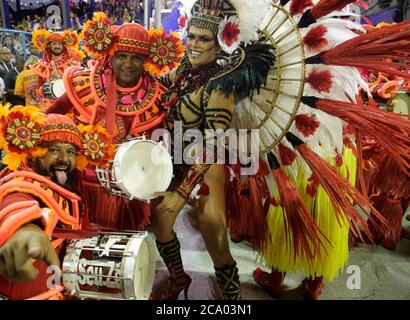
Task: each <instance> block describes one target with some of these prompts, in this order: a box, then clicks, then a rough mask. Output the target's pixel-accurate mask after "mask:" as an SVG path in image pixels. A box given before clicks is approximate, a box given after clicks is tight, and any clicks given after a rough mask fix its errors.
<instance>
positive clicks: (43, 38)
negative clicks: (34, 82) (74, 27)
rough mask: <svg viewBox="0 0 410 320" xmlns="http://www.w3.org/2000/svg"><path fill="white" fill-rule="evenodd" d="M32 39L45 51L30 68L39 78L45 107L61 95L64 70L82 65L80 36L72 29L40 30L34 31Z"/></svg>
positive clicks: (40, 92) (40, 91)
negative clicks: (71, 30)
mask: <svg viewBox="0 0 410 320" xmlns="http://www.w3.org/2000/svg"><path fill="white" fill-rule="evenodd" d="M32 41H33V43H34V45H35V46H36V47H37V48H38V49H39V50H40V51H43V58H42V59H41V60H40V61H38V62H37V63H36V64H34V65H32V66H31V67H30V68H31V70H33V71H34V72H35V73H36V74H37V76H38V78H39V85H40V88H41V89H40V90H39V94H40V96H41V97H43V105H44V107H48V106H50V105H51V104H52V103H53V102H54V101H55V100H56V99H57V98H58V97H59V96H60V95H61V91H62V89H63V83H62V81H61V80H60V79H62V78H63V74H64V71H65V70H66V69H67V68H69V67H71V66H80V65H81V59H82V58H81V53H78V52H79V51H76V49H77V46H78V43H79V37H78V36H77V34H75V33H74V32H70V31H65V32H63V33H57V32H52V33H50V32H48V31H46V30H38V31H34V32H33V40H32ZM58 80H60V81H58ZM57 86H59V87H60V88H56V87H57Z"/></svg>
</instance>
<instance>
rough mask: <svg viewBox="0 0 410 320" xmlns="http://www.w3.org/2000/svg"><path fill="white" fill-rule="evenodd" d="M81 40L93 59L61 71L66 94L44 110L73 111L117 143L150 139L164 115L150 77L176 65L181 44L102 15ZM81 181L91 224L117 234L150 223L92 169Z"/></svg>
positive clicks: (144, 207) (140, 207)
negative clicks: (116, 23) (86, 63)
mask: <svg viewBox="0 0 410 320" xmlns="http://www.w3.org/2000/svg"><path fill="white" fill-rule="evenodd" d="M101 26H102V27H101ZM83 41H84V45H85V47H86V49H87V50H88V51H89V54H90V55H93V56H94V57H95V58H97V59H96V60H94V61H92V62H89V64H88V65H89V67H87V68H80V67H72V68H69V69H68V70H67V71H66V72H65V74H64V85H65V89H66V94H64V95H63V96H62V97H60V98H59V99H58V100H56V102H55V103H54V104H53V105H51V106H50V107H49V108H48V110H47V111H46V112H47V113H49V112H51V113H62V114H66V113H68V112H70V111H71V110H73V111H74V115H75V120H76V121H78V122H82V123H84V124H100V125H102V126H104V127H105V128H107V130H108V132H109V133H110V134H111V135H112V137H113V141H114V142H115V143H118V144H120V143H123V142H124V141H125V140H126V138H127V137H129V136H134V137H141V136H145V137H147V138H149V137H150V133H151V132H152V131H153V130H154V129H155V128H157V127H159V126H162V122H163V117H164V114H163V112H162V110H161V109H160V101H161V96H162V94H163V92H164V89H163V87H162V86H161V85H160V84H159V83H158V81H157V80H156V79H155V78H154V76H153V75H158V74H159V73H160V72H163V71H166V70H167V69H168V68H172V67H173V66H175V65H176V63H177V60H178V58H179V56H180V55H181V54H182V52H183V49H182V48H180V47H181V41H180V40H179V39H177V38H175V36H173V35H170V36H165V34H164V33H162V32H159V31H156V30H153V31H150V33H149V32H148V31H147V30H145V29H144V28H143V27H142V26H141V25H139V24H137V23H128V24H124V25H122V26H120V27H117V26H111V23H110V21H109V20H108V19H107V18H106V16H105V15H104V14H103V13H97V14H95V15H94V18H93V20H91V21H88V22H87V23H86V24H85V29H84V33H83ZM167 43H168V44H169V45H167ZM160 54H161V59H158V57H159V55H160ZM155 61H157V62H155ZM83 183H84V189H83V190H84V192H83V196H84V198H85V200H86V201H87V202H88V206H89V208H90V220H91V221H92V222H93V223H97V224H99V225H102V226H104V227H107V228H115V229H121V230H141V229H143V228H144V226H145V225H147V224H148V223H149V212H150V211H149V205H148V204H146V203H144V202H141V201H137V200H129V199H126V198H120V197H114V196H112V194H110V193H109V192H108V191H107V190H105V189H104V188H103V187H102V186H101V185H100V184H99V182H98V179H97V177H96V174H95V170H94V168H88V170H86V171H85V174H84V179H83Z"/></svg>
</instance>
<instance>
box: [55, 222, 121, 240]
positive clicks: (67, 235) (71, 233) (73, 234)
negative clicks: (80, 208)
mask: <svg viewBox="0 0 410 320" xmlns="http://www.w3.org/2000/svg"><path fill="white" fill-rule="evenodd" d="M90 227H91V228H92V229H93V230H73V229H64V228H54V230H53V233H52V237H54V238H58V239H64V240H75V239H84V238H89V237H94V236H97V235H101V234H105V233H106V234H112V233H117V232H119V233H126V232H124V231H123V230H119V229H112V228H104V227H101V226H96V225H91V224H90Z"/></svg>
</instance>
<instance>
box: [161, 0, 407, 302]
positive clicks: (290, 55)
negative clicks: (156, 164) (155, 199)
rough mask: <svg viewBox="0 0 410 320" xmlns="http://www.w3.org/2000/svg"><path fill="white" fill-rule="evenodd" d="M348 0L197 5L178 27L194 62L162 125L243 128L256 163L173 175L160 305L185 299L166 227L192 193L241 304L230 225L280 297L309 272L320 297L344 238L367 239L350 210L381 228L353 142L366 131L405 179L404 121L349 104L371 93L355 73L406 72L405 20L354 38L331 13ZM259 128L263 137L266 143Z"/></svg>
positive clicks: (173, 87) (180, 79) (185, 279)
mask: <svg viewBox="0 0 410 320" xmlns="http://www.w3.org/2000/svg"><path fill="white" fill-rule="evenodd" d="M350 2H352V1H332V0H330V1H319V2H318V3H317V4H315V5H314V4H313V3H312V2H311V1H309V0H308V1H295V0H294V1H286V0H282V1H280V3H277V2H273V3H272V2H271V1H264V0H261V1H257V2H252V3H250V2H248V1H227V0H226V1H216V0H214V1H211V0H209V1H205V0H203V1H195V2H194V4H193V6H191V7H190V8H192V9H188V10H187V11H186V12H187V16H186V19H184V18H183V17H182V18H181V19H180V20H181V21H182V22H186V24H187V26H188V28H187V50H186V51H187V54H186V57H185V59H184V60H183V61H182V64H181V66H180V67H179V68H178V69H177V70H174V71H173V72H171V73H170V74H169V75H168V76H167V77H166V78H165V79H163V84H165V85H166V86H167V87H169V90H168V93H167V95H166V98H165V105H164V106H165V107H168V108H169V110H168V113H167V123H168V126H169V127H170V128H171V129H172V127H173V123H174V121H182V126H183V129H184V130H187V129H200V130H201V131H202V132H205V133H209V131H210V130H212V129H222V130H223V131H224V130H225V131H226V130H227V129H228V128H234V129H238V130H239V129H246V130H248V131H247V132H250V134H249V137H248V138H249V139H248V140H247V141H248V142H249V141H250V142H251V144H253V145H254V146H255V145H258V147H259V150H258V151H259V154H258V155H259V157H258V158H259V160H260V161H258V164H259V169H258V170H257V171H256V174H254V175H250V176H248V177H245V176H244V175H242V174H241V172H243V171H241V170H240V169H241V165H240V164H239V165H230V166H227V165H225V167H223V166H220V165H216V164H214V165H209V164H198V163H197V162H195V163H194V165H192V166H191V167H189V168H186V167H183V166H181V167H180V168H177V169H181V172H182V173H183V174H184V175H185V177H184V179H183V181H182V182H180V184H179V187H178V188H177V189H176V191H174V192H167V193H164V194H162V195H163V196H164V200H163V202H162V203H161V204H160V205H159V206H158V207H157V210H156V213H155V215H154V217H153V230H154V232H155V235H156V237H157V245H158V249H159V252H160V254H161V256H162V258H163V259H164V262H165V264H166V265H167V267H168V270H169V271H170V274H171V277H170V280H171V287H170V290H168V293H169V294H167V295H165V296H164V297H165V298H176V297H177V296H178V293H179V292H180V291H181V290H183V289H185V292H187V290H188V287H189V284H190V282H191V279H190V278H189V276H188V275H187V274H186V273H185V272H184V270H183V267H182V260H181V256H180V249H179V246H180V245H179V242H178V239H177V237H176V234H175V233H174V231H173V228H172V227H173V224H174V221H175V218H176V216H177V214H178V212H179V211H180V209H181V208H182V207H183V205H184V204H185V203H186V202H187V201H190V199H191V198H196V197H198V196H199V200H198V202H197V204H198V205H199V208H200V214H199V220H200V225H201V231H202V234H203V236H204V239H205V243H206V246H207V249H208V251H209V253H210V255H211V257H212V259H213V262H214V265H215V271H216V276H217V278H218V284H219V286H220V288H221V291H222V292H223V294H224V297H225V298H230V299H238V298H240V284H239V276H238V270H237V268H236V264H235V262H234V260H233V257H232V256H231V254H230V252H229V247H228V242H227V239H226V236H227V234H226V226H228V227H229V228H230V229H231V230H233V231H235V232H236V233H238V234H244V235H248V236H249V238H250V240H251V242H252V244H253V245H254V246H255V248H256V249H257V250H259V251H260V252H261V253H262V256H263V259H264V261H265V262H266V264H267V266H268V267H270V268H271V269H272V273H271V274H269V273H267V272H264V271H262V270H260V269H257V270H255V272H254V278H255V280H256V281H257V282H258V283H259V284H260V285H262V286H263V287H264V288H265V289H267V290H269V291H270V292H271V293H273V294H275V295H280V294H281V291H282V281H283V277H284V274H285V272H287V271H293V270H303V271H305V272H306V274H307V275H308V277H309V280H308V285H309V290H308V293H309V296H310V297H311V298H317V297H318V295H319V294H320V290H321V288H322V287H323V277H325V278H327V280H329V281H331V280H333V279H334V277H335V276H336V275H337V273H338V272H339V270H340V269H341V268H342V267H343V265H344V264H345V262H346V261H347V259H348V234H349V230H351V231H352V232H353V233H354V234H357V235H360V232H359V226H360V227H361V228H362V229H363V230H364V232H365V233H366V234H367V235H369V236H370V231H369V229H368V225H367V221H366V219H365V218H363V217H362V215H361V214H359V213H358V211H357V210H356V207H359V208H361V209H362V211H363V212H365V213H366V214H367V215H369V208H370V212H372V219H373V220H374V222H375V224H376V225H378V224H381V223H385V220H384V219H383V217H381V216H380V214H378V212H377V211H376V210H375V209H374V208H373V207H372V206H371V205H370V203H369V201H368V198H367V197H366V196H365V195H362V194H361V193H360V192H359V191H358V190H356V189H355V188H354V187H353V186H354V184H355V174H356V159H355V156H354V154H355V153H356V152H357V153H359V154H360V152H361V150H356V148H355V144H354V141H355V135H359V134H361V132H366V134H367V135H370V136H372V139H374V140H377V141H378V142H379V143H380V144H382V145H383V147H384V148H386V150H388V151H389V152H390V153H391V154H392V157H393V158H394V160H395V161H396V162H397V164H398V165H399V167H400V168H401V169H402V170H404V171H405V172H406V173H407V174H408V173H409V160H410V159H409V141H408V137H407V135H406V134H405V133H406V132H408V131H409V129H410V125H409V121H408V120H407V119H404V118H402V117H400V116H397V115H393V114H385V113H383V112H381V111H379V110H375V109H370V108H365V107H364V106H361V105H357V104H355V103H354V102H355V99H356V94H357V92H358V88H359V87H360V86H363V87H366V83H365V82H364V81H363V80H362V78H361V76H360V72H359V71H358V69H356V68H357V67H360V68H367V69H377V70H381V71H383V72H390V73H393V74H397V75H402V76H408V75H407V73H406V72H405V70H404V69H405V68H408V61H409V60H408V48H409V42H408V41H407V40H406V37H407V38H408V33H409V31H408V30H409V23H403V24H398V25H396V26H394V27H392V28H386V29H385V30H384V31H382V32H379V33H375V34H372V35H366V34H365V35H362V36H360V37H358V36H357V34H356V33H355V32H353V31H352V30H354V29H356V28H360V26H357V25H356V24H354V23H352V22H350V21H347V20H341V19H339V18H336V19H335V18H333V17H331V16H327V15H329V14H330V13H331V12H333V11H334V10H338V9H341V8H343V7H344V6H345V5H346V4H348V3H350ZM265 14H266V16H265ZM261 15H263V16H265V18H260V17H261ZM251 129H254V130H258V133H259V135H258V138H259V144H257V142H258V141H257V140H258V139H254V138H255V136H253V135H252V132H251V131H250V130H251ZM181 137H182V133H181ZM175 138H176V137H174V139H175ZM208 138H215V137H214V136H209V135H208ZM174 143H175V140H174ZM245 145H247V143H245ZM228 147H229V148H230V147H232V146H228ZM240 147H241V146H240ZM239 149H240V150H239V151H240V152H243V151H244V149H245V148H243V149H242V150H241V148H239ZM207 155H208V153H205V156H207ZM205 159H206V158H205ZM207 160H209V159H207ZM269 167H270V170H269ZM224 169H225V170H224ZM224 171H225V175H224V174H223V173H224ZM223 191H225V195H226V197H224V196H223ZM353 203H354V204H355V206H354V205H353ZM161 213H163V214H161ZM225 214H226V218H225Z"/></svg>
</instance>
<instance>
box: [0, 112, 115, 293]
mask: <svg viewBox="0 0 410 320" xmlns="http://www.w3.org/2000/svg"><path fill="white" fill-rule="evenodd" d="M1 109H2V110H1V111H2V112H1V116H0V131H1V132H0V135H1V138H2V139H1V144H2V146H1V147H2V148H4V149H6V151H7V156H6V157H5V158H4V160H3V161H4V162H5V163H7V164H8V167H7V168H5V169H4V170H3V171H2V173H1V176H2V180H1V184H0V297H2V298H5V299H29V298H32V299H55V298H61V297H62V295H61V293H60V292H61V291H62V290H63V288H62V287H61V286H58V287H54V288H48V287H47V278H48V277H50V276H51V273H47V264H48V265H55V266H59V265H60V263H59V255H60V254H61V253H63V251H64V250H62V248H63V246H64V244H63V242H64V239H60V238H58V237H54V236H53V231H54V229H55V228H56V227H59V228H68V229H71V230H79V229H82V228H86V226H87V219H86V218H85V217H86V215H85V210H83V209H82V208H83V206H81V205H80V203H81V202H80V201H81V198H80V196H79V191H78V186H79V184H78V182H79V179H78V177H79V176H78V174H77V171H76V170H75V169H76V167H78V164H76V160H77V158H78V157H84V154H85V150H87V148H88V146H87V145H86V144H84V142H83V139H82V136H83V135H87V133H86V132H84V131H80V129H79V128H78V127H77V126H76V125H75V124H74V122H73V121H72V120H71V119H70V118H69V117H67V116H63V115H59V114H49V115H47V116H45V115H43V114H41V113H39V112H38V111H37V109H36V108H34V107H20V106H17V107H14V109H13V110H12V111H11V112H8V111H7V110H6V109H7V107H1ZM100 130H102V129H100ZM99 132H100V131H99ZM93 133H94V132H93ZM101 137H104V139H107V140H106V142H108V141H109V139H110V138H109V136H108V135H104V136H101ZM88 144H90V142H88ZM101 159H102V158H101ZM60 258H62V257H61V256H60ZM33 259H36V260H37V261H35V263H34V264H33V263H32V261H33ZM22 281H23V282H22Z"/></svg>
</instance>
